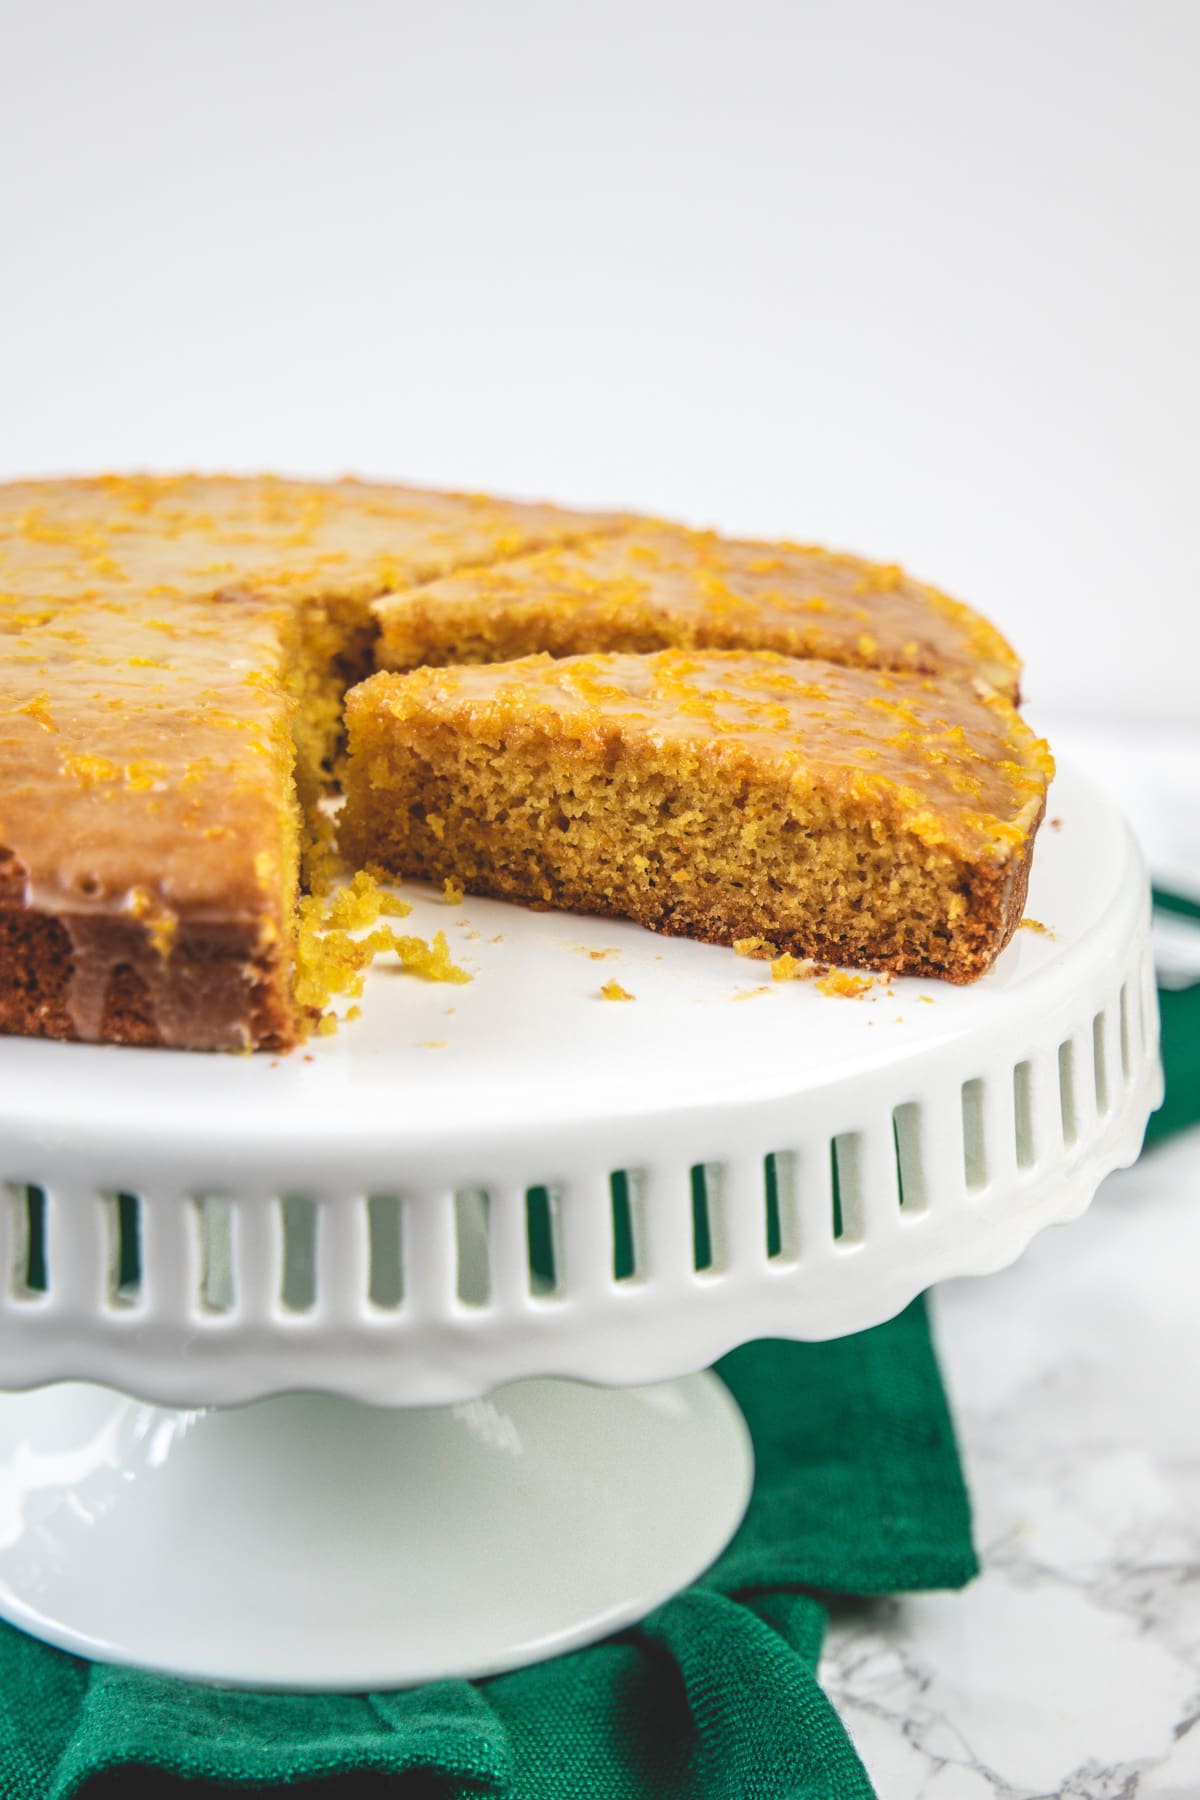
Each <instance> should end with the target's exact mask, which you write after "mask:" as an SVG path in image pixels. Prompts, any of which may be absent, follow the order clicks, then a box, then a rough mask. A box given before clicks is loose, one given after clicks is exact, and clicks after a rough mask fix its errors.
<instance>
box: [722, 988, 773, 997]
mask: <svg viewBox="0 0 1200 1800" xmlns="http://www.w3.org/2000/svg"><path fill="white" fill-rule="evenodd" d="M770 991H771V990H770V988H769V987H753V988H739V989H738V990H737V992H736V994H731V995H730V996H729V998H730V999H731V1000H753V999H754V997H755V995H756V994H769V993H770Z"/></svg>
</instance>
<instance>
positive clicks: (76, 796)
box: [0, 476, 1017, 1049]
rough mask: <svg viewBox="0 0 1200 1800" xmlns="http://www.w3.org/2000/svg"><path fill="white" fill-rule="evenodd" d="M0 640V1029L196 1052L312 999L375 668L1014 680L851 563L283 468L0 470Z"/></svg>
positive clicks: (989, 656)
mask: <svg viewBox="0 0 1200 1800" xmlns="http://www.w3.org/2000/svg"><path fill="white" fill-rule="evenodd" d="M0 644H2V645H3V651H2V654H0V1031H4V1032H17V1033H24V1034H37V1035H45V1036H52V1037H62V1038H81V1039H88V1040H99V1041H113V1042H119V1043H135V1044H165V1045H174V1046H190V1047H195V1048H206V1049H242V1048H283V1047H287V1046H288V1045H290V1044H291V1043H293V1042H295V1040H296V1038H297V1036H298V1035H301V1034H302V1033H303V1032H304V1031H305V1030H306V1029H307V1028H308V1026H309V1025H310V1024H311V1023H312V1021H313V1019H314V1018H315V1016H316V1012H317V1009H319V1006H320V1004H321V1002H320V998H319V989H320V984H319V982H314V981H312V980H308V981H303V980H302V981H299V982H297V981H296V980H295V979H294V964H295V961H296V945H297V897H298V894H299V893H300V888H301V880H300V868H301V859H302V854H303V852H304V850H305V847H306V844H310V843H311V839H312V835H313V831H314V828H315V825H316V823H317V821H318V817H319V815H318V813H317V811H316V803H317V800H318V798H319V796H320V795H321V794H322V793H323V792H325V791H326V790H327V789H328V787H329V785H330V782H331V777H332V774H333V771H334V769H335V764H336V762H337V759H338V757H339V754H340V744H341V738H342V729H343V719H342V703H343V697H344V694H345V691H346V689H347V688H348V687H350V686H352V685H353V684H354V683H356V682H358V681H360V680H361V679H362V678H363V677H365V676H367V675H368V674H369V673H370V671H371V670H372V669H373V668H375V667H377V666H381V667H389V666H393V665H395V666H402V667H403V666H408V665H410V664H411V663H413V662H414V661H418V662H421V661H424V662H433V661H441V662H447V661H455V662H457V661H460V660H461V661H464V662H467V661H471V662H481V661H488V660H495V659H496V658H498V657H502V656H509V655H511V654H513V653H514V652H516V651H524V650H528V649H535V650H539V651H543V650H553V651H556V652H559V653H562V654H566V653H568V652H579V651H601V652H610V651H613V650H619V651H623V652H637V653H639V654H640V655H645V653H647V652H651V651H654V650H655V649H657V648H658V647H659V646H661V645H663V644H673V645H683V646H697V647H700V646H706V645H718V646H727V647H733V648H740V649H744V650H747V651H752V652H757V651H759V650H760V649H763V648H766V649H776V650H785V651H787V652H789V653H790V654H791V655H793V656H803V657H811V656H817V657H820V658H823V659H825V660H827V661H831V662H834V663H839V664H847V665H854V664H860V665H868V666H870V667H872V668H874V669H875V670H877V671H883V672H887V671H892V672H893V673H892V675H891V677H890V678H891V679H894V680H895V681H896V682H897V683H898V684H900V687H903V685H904V684H905V683H915V684H919V683H920V681H921V680H922V678H923V675H924V674H928V675H932V676H936V677H938V678H939V679H941V680H943V681H947V682H950V683H952V684H958V686H959V687H960V688H961V689H962V691H963V692H964V694H965V693H967V692H968V691H969V689H970V684H971V683H972V682H974V681H977V680H983V681H984V682H986V683H988V684H990V686H991V687H993V688H995V689H997V690H999V691H1000V692H1001V693H1008V694H1012V693H1015V689H1016V677H1017V664H1016V661H1015V658H1014V657H1013V655H1012V652H1011V650H1009V648H1008V646H1007V645H1006V644H1004V642H1003V640H1002V639H1001V638H1000V637H999V636H998V634H996V633H995V632H993V631H992V628H991V627H990V626H988V625H987V624H986V622H985V621H983V620H982V619H980V618H979V617H978V616H977V615H976V614H973V613H971V612H970V611H969V609H967V608H965V607H960V606H958V605H957V604H956V603H955V602H952V601H949V600H947V599H946V598H945V597H944V596H942V595H940V594H938V593H937V592H936V591H935V590H933V589H928V588H924V587H921V586H920V585H919V584H917V583H914V582H912V581H910V580H909V579H908V578H907V577H905V576H903V575H902V574H901V573H900V572H899V571H897V570H895V569H891V568H884V567H879V566H877V565H872V564H868V563H864V562H861V561H859V560H858V559H854V558H849V557H841V556H836V555H832V554H830V553H826V552H821V551H816V550H810V549H799V548H796V547H794V546H770V545H761V544H760V545H750V544H724V543H722V542H721V541H720V540H717V539H715V538H713V537H712V536H711V535H710V534H704V533H694V532H687V531H684V530H682V529H681V528H678V527H671V526H663V525H660V524H656V523H652V522H648V521H645V520H638V519H633V518H629V517H625V516H616V515H599V514H587V513H571V512H564V511H561V510H559V509H557V508H554V507H549V506H534V505H522V504H518V503H514V502H507V501H499V500H494V499H491V498H489V497H487V496H480V495H470V494H436V493H425V492H418V491H414V490H409V489H404V488H397V487H387V486H381V485H369V484H365V483H358V482H350V481H347V482H339V483H331V484H326V485H315V484H308V483H299V482H289V481H280V480H275V479H272V478H247V479H238V478H225V477H196V476H183V477H170V478H155V477H133V478H123V477H106V478H101V479H99V480H93V481H61V482H46V483H27V484H18V485H13V486H9V487H7V488H2V487H0ZM633 678H634V677H632V676H631V677H629V679H633ZM502 679H503V678H502ZM369 691H370V693H371V695H372V696H376V695H377V694H378V693H379V692H380V690H377V689H374V688H371V689H370V690H369ZM428 691H429V692H430V693H431V694H432V693H433V689H432V688H430V689H429V690H428ZM915 691H916V689H915V688H914V692H915ZM363 704H364V703H363V702H361V701H357V700H356V703H355V707H354V709H353V710H354V716H355V718H356V719H358V720H362V719H364V718H365V717H366V715H365V714H364V712H363V710H362V707H363ZM367 704H369V705H370V706H374V704H375V700H374V698H372V699H371V700H370V701H369V702H368V703H367ZM972 704H974V702H972ZM570 729H571V727H570V724H569V722H568V724H567V726H566V730H567V732H568V735H569V731H570ZM850 729H852V727H851V726H850V725H849V723H848V724H847V730H850ZM853 729H857V727H853ZM946 754H947V755H948V756H949V757H950V760H951V762H953V760H954V756H955V752H954V750H953V748H952V747H950V746H947V749H946ZM970 774H971V770H970V769H967V770H965V771H964V779H966V778H967V776H969V775H970ZM393 791H394V790H393ZM383 792H384V787H383V786H381V787H380V790H379V795H378V796H377V799H378V801H379V804H378V805H376V814H378V812H379V810H380V807H381V804H382V795H383ZM397 804H399V800H397ZM365 806H366V802H365V801H364V800H363V799H362V798H361V796H360V797H359V798H353V797H352V805H351V819H352V821H355V823H354V825H353V835H354V836H355V837H356V839H357V841H358V842H359V843H360V844H362V843H365V835H364V834H365V831H366V827H365V825H364V824H363V823H362V820H363V818H364V816H365ZM407 816H409V817H411V816H412V815H411V812H410V813H409V814H408V815H407ZM631 816H632V815H631ZM397 829H399V828H397ZM390 832H391V828H390V827H389V833H390ZM385 836H387V838H388V842H389V843H390V842H392V841H393V836H392V835H389V834H388V833H385ZM396 841H397V842H398V840H396ZM747 843H748V840H747ZM405 854H407V852H406V853H405ZM498 854H499V852H498ZM365 860H372V861H375V860H379V859H378V858H377V857H375V856H373V855H371V856H369V857H368V858H366V859H365ZM401 860H403V859H401ZM397 866H398V865H397ZM413 866H414V867H416V866H417V865H416V863H414V864H413ZM422 866H424V865H422ZM430 866H432V865H430ZM1012 866H1013V867H1014V868H1015V867H1016V866H1017V862H1016V859H1015V858H1014V859H1013V863H1012ZM481 869H482V864H481ZM450 872H452V873H454V874H467V873H468V870H467V868H466V867H464V866H463V865H461V864H460V863H459V862H457V861H455V862H454V866H453V869H452V870H451V871H450ZM479 879H480V880H481V881H482V880H483V879H484V877H483V875H482V873H481V874H480V877H479ZM979 879H980V880H982V879H983V877H982V875H981V876H980V877H979ZM505 891H516V890H515V889H513V890H505ZM572 891H573V892H574V891H575V890H572ZM532 898H534V899H535V900H537V901H539V902H541V901H542V900H543V899H544V896H543V895H542V894H540V893H537V894H533V895H532ZM584 899H586V896H584V897H583V898H581V899H580V900H579V901H578V902H577V903H580V904H583V903H584ZM601 903H606V902H604V896H597V904H598V905H599V904H601ZM638 904H639V907H640V909H641V910H640V911H638V912H635V915H634V916H642V913H643V912H645V911H646V910H647V907H646V905H645V904H644V900H643V901H639V903H638ZM670 916H673V915H668V914H667V913H665V912H664V913H662V914H661V916H660V920H659V922H660V924H661V926H662V928H667V925H668V923H669V917H670ZM678 916H679V918H680V919H681V920H682V919H683V916H684V914H683V910H680V911H679V913H678ZM981 916H982V915H981ZM989 916H991V915H989ZM997 916H998V915H997ZM710 925H711V931H712V935H720V932H719V931H718V928H717V925H716V923H715V922H714V921H711V920H710ZM680 928H681V929H682V928H684V926H683V925H681V926H680ZM688 928H691V927H690V926H689V927H688ZM995 930H996V931H997V932H998V931H999V927H998V926H997V927H996V928H995ZM300 941H301V944H302V945H303V942H304V938H303V933H302V934H301V940H300ZM404 943H405V944H406V945H407V946H408V949H409V953H410V954H411V955H413V956H414V957H416V956H417V951H416V950H415V949H413V948H412V946H413V944H414V943H415V940H404ZM992 943H993V950H994V949H995V948H998V943H999V939H998V937H997V936H995V934H994V935H993V940H992ZM440 954H441V952H440V951H439V952H438V955H439V956H440ZM443 960H444V959H443ZM413 966H418V964H417V962H414V963H413ZM963 966H964V967H965V966H966V964H964V965H963Z"/></svg>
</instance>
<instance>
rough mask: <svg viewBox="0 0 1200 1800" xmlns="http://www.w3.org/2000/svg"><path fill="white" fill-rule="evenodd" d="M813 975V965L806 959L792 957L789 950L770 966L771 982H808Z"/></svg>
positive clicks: (814, 965)
mask: <svg viewBox="0 0 1200 1800" xmlns="http://www.w3.org/2000/svg"><path fill="white" fill-rule="evenodd" d="M815 974H816V964H815V963H811V962H809V961H808V959H807V957H803V956H793V955H792V954H791V952H790V951H789V950H785V951H784V953H783V955H782V956H777V957H776V958H775V959H774V961H773V962H772V964H771V980H772V981H808V980H810V979H811V977H812V976H813V975H815Z"/></svg>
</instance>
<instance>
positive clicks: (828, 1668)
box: [822, 1130, 1200, 1800]
mask: <svg viewBox="0 0 1200 1800" xmlns="http://www.w3.org/2000/svg"><path fill="white" fill-rule="evenodd" d="M1198 1290H1200V1130H1196V1131H1193V1132H1190V1133H1188V1134H1187V1135H1186V1136H1185V1137H1183V1138H1179V1139H1176V1140H1175V1141H1174V1142H1170V1143H1167V1144H1165V1145H1162V1146H1160V1147H1158V1148H1156V1149H1154V1150H1153V1151H1151V1152H1150V1153H1149V1154H1148V1155H1147V1156H1146V1157H1144V1158H1143V1160H1142V1161H1141V1162H1140V1163H1139V1164H1138V1165H1137V1166H1136V1167H1135V1168H1134V1169H1131V1170H1128V1171H1126V1172H1125V1173H1123V1174H1120V1175H1116V1176H1113V1177H1112V1178H1111V1179H1110V1180H1109V1181H1108V1182H1107V1183H1106V1184H1105V1186H1104V1187H1103V1188H1102V1189H1101V1191H1100V1193H1099V1195H1098V1196H1097V1198H1096V1200H1095V1202H1094V1204H1093V1206H1092V1208H1091V1210H1090V1212H1088V1213H1087V1214H1086V1215H1085V1216H1084V1217H1083V1218H1082V1219H1081V1220H1079V1221H1078V1222H1076V1223H1075V1224H1072V1225H1069V1226H1065V1227H1057V1228H1053V1229H1051V1230H1049V1231H1046V1232H1043V1233H1042V1235H1041V1237H1040V1238H1038V1239H1037V1240H1036V1241H1035V1242H1034V1244H1033V1245H1032V1246H1031V1247H1030V1249H1029V1250H1028V1251H1027V1252H1026V1254H1025V1256H1024V1257H1023V1258H1022V1259H1021V1260H1020V1261H1019V1262H1018V1263H1016V1264H1015V1265H1014V1266H1013V1267H1012V1268H1010V1269H1007V1270H1005V1271H1003V1272H1002V1273H1000V1274H998V1275H991V1276H987V1277H985V1278H981V1279H975V1280H964V1281H957V1282H949V1283H947V1284H945V1285H944V1286H943V1287H941V1288H940V1289H939V1290H938V1291H937V1293H936V1295H935V1296H934V1302H933V1307H934V1325H935V1330H936V1335H937V1340H938V1344H939V1348H940V1351H941V1360H942V1367H943V1370H944V1373H945V1377H946V1381H947V1384H948V1386H949V1389H950V1394H951V1400H952V1403H953V1406H954V1411H955V1417H956V1420H957V1423H958V1428H959V1433H960V1438H961V1441H962V1448H963V1455H964V1460H965V1463H966V1469H967V1479H968V1482H969V1484H970V1488H971V1494H972V1500H973V1504H974V1508H975V1529H976V1541H977V1543H978V1546H979V1550H980V1555H981V1560H982V1564H983V1572H982V1574H981V1576H980V1578H979V1579H978V1580H977V1581H976V1582H975V1583H974V1584H973V1585H972V1586H971V1587H970V1588H968V1589H967V1590H966V1591H965V1592H963V1593H961V1594H927V1595H917V1596H911V1597H907V1598H902V1599H895V1600H887V1601H863V1602H856V1603H844V1604H842V1605H840V1606H839V1608H838V1609H837V1610H836V1612H835V1614H834V1617H833V1619H832V1622H831V1626H830V1631H829V1636H828V1641H827V1645H826V1653H825V1657H824V1661H823V1666H822V1680H823V1683H824V1685H825V1688H826V1691H827V1692H828V1693H829V1695H830V1697H831V1699H832V1700H833V1702H834V1704H835V1705H836V1706H837V1708H838V1710H839V1712H840V1713H841V1715H842V1717H843V1718H844V1720H845V1722H846V1725H847V1727H848V1729H849V1731H850V1733H851V1735H852V1737H853V1739H854V1741H855V1744H856V1745H857V1746H858V1749H859V1753H860V1755H861V1756H862V1758H863V1760H864V1762H865V1763H866V1765H867V1769H868V1771H869V1772H870V1774H871V1777H872V1779H873V1780H874V1782H875V1786H876V1788H877V1790H878V1793H879V1795H880V1797H881V1800H1001V1797H1002V1800H1058V1797H1060V1796H1061V1800H1135V1797H1136V1800H1200V1417H1198V1409H1197V1404H1196V1398H1195V1394H1196V1385H1197V1381H1198V1378H1200V1291H1198Z"/></svg>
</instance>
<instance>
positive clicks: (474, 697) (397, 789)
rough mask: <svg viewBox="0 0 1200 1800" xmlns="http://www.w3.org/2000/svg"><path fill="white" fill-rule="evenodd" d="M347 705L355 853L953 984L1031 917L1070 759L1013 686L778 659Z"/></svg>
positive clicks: (601, 661) (429, 692)
mask: <svg viewBox="0 0 1200 1800" xmlns="http://www.w3.org/2000/svg"><path fill="white" fill-rule="evenodd" d="M347 717H348V725H349V740H350V760H349V779H348V798H347V804H346V816H345V820H344V823H343V828H342V839H343V843H344V844H345V845H346V847H347V848H348V850H349V852H350V854H351V856H352V857H357V858H359V859H366V858H368V857H369V858H371V859H373V860H375V861H377V862H381V863H382V864H383V865H384V866H385V867H387V868H389V869H392V870H394V871H396V872H397V873H400V874H409V875H421V876H429V877H433V878H435V879H440V878H442V877H444V876H454V877H456V878H457V879H458V880H460V881H462V882H463V883H464V884H465V885H466V887H467V888H469V889H471V890H472V891H474V892H478V893H485V894H494V895H498V896H500V897H501V898H504V899H515V900H521V901H524V902H525V903H526V904H528V905H532V906H538V907H563V908H567V909H569V910H574V911H580V912H590V913H601V914H610V915H613V916H616V917H620V918H631V919H636V920H637V921H638V922H639V923H640V924H642V925H646V926H649V927H650V928H651V929H652V930H655V931H663V932H670V933H674V934H681V935H684V936H688V937H696V938H703V939H706V940H708V941H710V942H715V943H723V944H729V943H733V942H735V941H738V940H742V939H751V938H758V939H769V940H770V941H771V942H772V943H773V944H774V945H775V946H776V947H777V948H778V949H779V950H782V951H786V952H789V953H791V954H793V955H798V956H803V957H812V958H818V959H822V960H827V961H830V962H836V963H840V964H844V965H848V966H851V967H862V968H870V969H881V970H887V971H890V972H892V973H895V974H900V975H931V976H940V977H941V978H943V979H945V980H947V981H952V982H966V981H974V980H975V979H976V977H978V976H979V975H981V974H982V973H983V972H984V971H985V970H986V969H987V968H988V967H990V965H991V964H992V962H993V961H994V960H995V958H996V956H997V955H998V954H999V952H1000V950H1001V949H1002V948H1003V946H1004V945H1005V944H1006V943H1007V941H1008V939H1009V937H1010V936H1011V935H1012V932H1013V930H1014V928H1015V926H1016V925H1017V923H1018V921H1019V919H1020V917H1021V912H1022V908H1023V905H1024V899H1025V890H1026V885H1027V882H1028V875H1029V857H1030V850H1031V847H1032V844H1033V839H1034V834H1035V832H1036V830H1037V827H1038V824H1039V822H1040V820H1041V817H1042V811H1043V808H1044V805H1045V791H1046V781H1047V777H1048V774H1049V772H1050V765H1049V761H1048V757H1047V754H1046V751H1045V747H1044V745H1042V744H1041V742H1040V741H1039V740H1038V739H1037V738H1035V737H1034V735H1033V733H1032V732H1031V731H1030V730H1029V729H1028V727H1027V726H1025V725H1024V724H1023V723H1022V721H1021V720H1020V718H1019V717H1018V716H1017V714H1016V712H1015V711H1014V710H1013V707H1012V706H1011V704H1010V703H1009V702H1008V701H1007V700H1006V699H1005V698H1004V697H1003V696H1002V695H1000V694H997V693H996V692H995V691H994V690H989V689H984V688H977V687H976V686H975V685H974V684H972V683H970V682H961V681H960V682H956V681H952V680H949V679H947V678H946V677H944V676H943V677H940V678H935V677H922V676H911V675H896V674H891V673H887V672H881V671H876V670H861V669H848V668H842V667H838V666H836V665H834V664H830V663H826V662H821V661H815V660H814V661H799V660H797V659H794V658H787V657H781V656H778V655H775V654H773V653H771V652H745V651H725V652H720V651H716V652H713V651H681V650H664V651H659V652H657V653H655V654H652V655H621V654H616V655H597V656H581V657H569V658H566V659H563V660H557V661H556V660H554V659H552V658H551V657H549V656H546V655H541V656H533V657H529V658H526V659H525V660H523V661H518V662H512V663H504V664H493V665H491V666H486V667H473V668H472V667H458V668H449V669H430V668H423V669H419V670H417V671H415V672H413V673H411V674H408V675H396V674H379V675H375V676H373V677H372V678H371V679H370V680H369V681H366V682H364V683H363V684H362V685H361V686H360V687H358V688H356V689H355V690H354V691H353V692H352V693H351V694H350V695H349V697H348V701H347Z"/></svg>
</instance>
